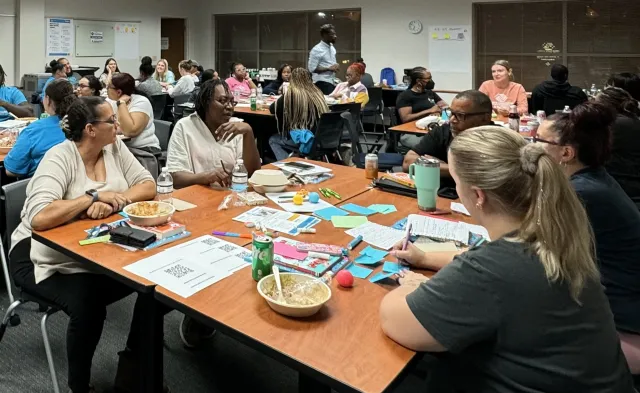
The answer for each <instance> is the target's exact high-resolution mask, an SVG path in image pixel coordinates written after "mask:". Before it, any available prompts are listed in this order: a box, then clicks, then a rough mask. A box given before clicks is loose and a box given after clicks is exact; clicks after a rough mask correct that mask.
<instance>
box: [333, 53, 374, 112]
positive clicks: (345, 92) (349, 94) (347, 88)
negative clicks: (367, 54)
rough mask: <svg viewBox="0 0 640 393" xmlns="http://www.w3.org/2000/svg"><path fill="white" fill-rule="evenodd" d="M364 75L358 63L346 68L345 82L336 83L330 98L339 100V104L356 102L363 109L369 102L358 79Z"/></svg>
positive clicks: (365, 89) (365, 91) (367, 94)
mask: <svg viewBox="0 0 640 393" xmlns="http://www.w3.org/2000/svg"><path fill="white" fill-rule="evenodd" d="M362 74H364V66H363V65H362V64H360V63H353V64H351V65H350V66H349V68H347V73H346V77H347V81H346V82H342V83H338V85H337V86H336V88H335V89H334V90H333V93H331V94H329V96H330V97H333V98H337V99H340V103H342V104H346V103H349V102H357V103H358V104H360V105H361V106H362V107H363V108H364V106H365V105H367V102H369V92H368V91H367V88H366V87H365V86H364V85H363V84H362V83H360V78H361V77H362Z"/></svg>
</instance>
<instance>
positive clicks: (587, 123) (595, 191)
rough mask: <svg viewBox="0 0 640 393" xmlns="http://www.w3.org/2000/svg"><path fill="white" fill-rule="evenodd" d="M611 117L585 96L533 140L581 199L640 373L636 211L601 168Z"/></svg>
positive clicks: (630, 357)
mask: <svg viewBox="0 0 640 393" xmlns="http://www.w3.org/2000/svg"><path fill="white" fill-rule="evenodd" d="M614 121H615V115H614V114H613V112H612V110H611V108H610V107H609V106H606V105H603V104H601V103H598V102H587V103H584V104H581V105H578V106H577V107H575V108H574V109H573V111H572V112H571V113H562V114H556V115H553V116H551V117H549V119H548V120H546V121H544V122H543V123H542V125H541V126H540V128H539V129H538V134H537V136H536V138H534V141H535V142H536V143H539V144H541V145H542V146H544V148H545V150H546V151H547V153H549V155H550V156H551V157H552V158H553V160H554V161H555V162H557V163H559V164H560V166H561V168H562V169H563V171H564V173H565V175H567V176H568V177H569V180H570V181H571V184H572V185H573V188H574V189H575V191H576V193H577V194H578V196H579V197H580V199H581V200H582V203H583V204H584V207H585V209H586V211H587V215H588V216H589V221H590V223H591V227H592V228H593V232H594V235H595V245H596V256H597V259H598V265H599V268H600V274H601V276H602V283H603V285H604V287H605V293H606V295H607V297H608V298H609V304H610V305H611V311H613V316H614V320H615V323H616V327H617V329H618V332H619V335H620V337H621V340H622V349H623V351H624V352H625V355H626V356H627V361H628V362H629V366H630V368H631V372H632V373H633V374H640V314H639V313H638V310H640V291H639V290H638V283H639V282H640V265H639V264H638V255H640V212H639V211H638V208H637V207H636V205H635V204H634V203H633V202H632V201H631V199H629V197H628V196H627V194H625V192H624V190H623V189H622V188H621V187H620V185H619V184H618V183H617V182H616V181H615V180H614V179H613V177H611V176H610V175H609V174H608V173H607V171H606V170H605V168H604V164H605V162H606V161H607V160H608V158H609V156H610V153H611V147H610V146H611V127H612V125H613V123H614Z"/></svg>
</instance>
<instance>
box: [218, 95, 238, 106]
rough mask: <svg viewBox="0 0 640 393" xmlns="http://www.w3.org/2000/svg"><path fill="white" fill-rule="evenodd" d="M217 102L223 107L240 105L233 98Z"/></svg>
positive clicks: (228, 97)
mask: <svg viewBox="0 0 640 393" xmlns="http://www.w3.org/2000/svg"><path fill="white" fill-rule="evenodd" d="M215 101H217V102H218V103H219V104H220V105H222V106H227V105H231V106H236V105H238V103H237V102H236V100H235V98H234V97H233V96H225V97H222V98H221V99H219V100H215Z"/></svg>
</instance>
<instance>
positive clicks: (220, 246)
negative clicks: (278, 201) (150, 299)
mask: <svg viewBox="0 0 640 393" xmlns="http://www.w3.org/2000/svg"><path fill="white" fill-rule="evenodd" d="M247 255H251V252H250V251H249V250H247V249H246V248H243V247H240V246H238V245H235V244H233V243H229V242H227V241H224V240H222V239H218V238H216V237H213V236H211V235H204V236H200V237H199V238H196V239H193V240H191V241H188V242H186V243H182V244H179V245H177V246H174V247H171V248H168V249H166V250H165V251H163V252H161V253H159V254H156V255H154V256H151V257H149V258H145V259H142V260H140V261H138V262H135V263H132V264H131V265H129V266H126V267H125V268H124V269H125V270H127V271H129V272H131V273H134V274H136V275H138V276H140V277H144V278H146V279H147V280H149V281H152V282H154V283H156V284H158V285H160V286H162V287H164V288H166V289H168V290H170V291H171V292H174V293H176V294H178V295H180V296H182V297H185V298H186V297H189V296H191V295H193V294H194V293H196V292H198V291H200V290H202V289H204V288H206V287H208V286H209V285H211V284H214V283H216V282H217V281H220V280H222V279H223V278H226V277H229V276H230V275H231V274H233V273H234V272H236V271H238V270H240V269H242V268H245V267H247V266H249V264H248V263H246V262H245V261H244V257H245V256H247Z"/></svg>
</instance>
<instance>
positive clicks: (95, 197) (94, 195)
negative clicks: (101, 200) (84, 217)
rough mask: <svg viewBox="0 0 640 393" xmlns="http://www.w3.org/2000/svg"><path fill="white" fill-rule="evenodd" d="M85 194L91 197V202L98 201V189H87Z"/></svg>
mask: <svg viewBox="0 0 640 393" xmlns="http://www.w3.org/2000/svg"><path fill="white" fill-rule="evenodd" d="M85 194H87V195H89V196H90V197H91V198H93V200H92V201H91V203H95V202H98V191H96V190H94V189H91V190H87V191H86V192H85Z"/></svg>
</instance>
